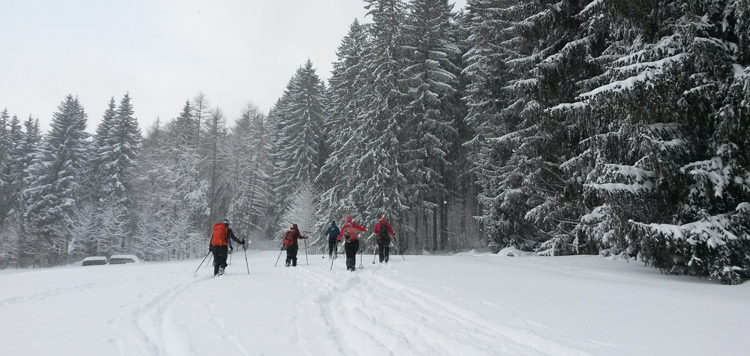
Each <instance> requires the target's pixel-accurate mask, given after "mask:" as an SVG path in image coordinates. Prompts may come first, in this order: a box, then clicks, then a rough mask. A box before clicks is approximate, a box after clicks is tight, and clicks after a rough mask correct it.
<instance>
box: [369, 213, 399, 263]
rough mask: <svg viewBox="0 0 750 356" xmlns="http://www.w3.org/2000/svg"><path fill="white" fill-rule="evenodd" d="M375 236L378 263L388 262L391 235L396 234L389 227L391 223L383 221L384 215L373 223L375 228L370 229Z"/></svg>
mask: <svg viewBox="0 0 750 356" xmlns="http://www.w3.org/2000/svg"><path fill="white" fill-rule="evenodd" d="M372 232H374V233H375V236H377V237H378V254H379V255H380V263H383V261H385V263H388V257H390V254H391V236H396V234H395V233H394V232H393V228H391V224H389V223H387V222H386V221H385V217H381V218H380V222H379V223H377V224H375V228H373V229H372Z"/></svg>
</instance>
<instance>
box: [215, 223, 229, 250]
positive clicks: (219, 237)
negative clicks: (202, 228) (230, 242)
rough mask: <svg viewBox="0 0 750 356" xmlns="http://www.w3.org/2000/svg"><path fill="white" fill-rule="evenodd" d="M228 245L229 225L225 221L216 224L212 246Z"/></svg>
mask: <svg viewBox="0 0 750 356" xmlns="http://www.w3.org/2000/svg"><path fill="white" fill-rule="evenodd" d="M226 245H227V226H226V225H225V224H224V223H216V224H214V233H213V235H211V246H226Z"/></svg>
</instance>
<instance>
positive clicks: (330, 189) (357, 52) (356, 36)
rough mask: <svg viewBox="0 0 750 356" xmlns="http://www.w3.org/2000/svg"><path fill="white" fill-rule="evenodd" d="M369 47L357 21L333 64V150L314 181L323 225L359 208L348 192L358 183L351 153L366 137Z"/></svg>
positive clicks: (329, 127) (330, 107) (330, 137)
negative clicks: (362, 123)
mask: <svg viewBox="0 0 750 356" xmlns="http://www.w3.org/2000/svg"><path fill="white" fill-rule="evenodd" d="M367 46H368V40H367V31H366V27H365V26H364V25H361V24H360V23H359V22H358V21H357V20H354V22H353V23H352V25H351V26H350V27H349V32H348V33H347V35H346V36H345V37H344V38H343V39H342V40H341V44H340V45H339V48H338V51H337V52H336V55H337V57H338V59H337V60H336V62H334V63H333V70H332V72H331V79H329V81H328V84H329V90H328V100H327V103H328V113H329V114H328V119H327V120H326V122H325V123H324V130H325V131H326V132H327V133H328V135H327V137H326V140H327V141H326V145H327V146H328V148H329V150H330V151H331V153H330V155H329V156H328V158H327V159H326V162H325V164H324V165H323V167H322V168H321V170H320V174H319V175H318V176H317V177H316V178H315V184H316V186H318V187H321V189H323V194H322V199H321V202H320V211H319V213H318V215H319V216H320V221H319V224H320V227H321V228H322V227H323V226H327V225H328V222H329V221H331V220H342V217H343V216H345V215H346V214H348V213H351V212H353V211H356V207H355V205H354V202H353V201H352V200H351V199H350V196H349V191H350V190H351V189H352V188H353V186H354V184H355V183H356V182H355V180H354V175H355V172H354V170H353V169H352V167H354V166H355V163H354V161H355V160H356V159H357V157H354V156H353V155H352V151H353V147H354V146H355V145H358V144H361V143H362V142H363V138H361V137H357V136H356V135H357V134H358V133H360V132H359V131H358V130H357V128H358V125H359V118H361V115H362V109H363V107H364V102H363V100H362V95H360V93H361V91H362V90H363V88H365V87H366V86H367V84H368V83H369V82H370V78H369V76H368V73H367V72H366V71H365V70H363V64H364V63H363V61H364V58H363V55H364V50H365V48H366V47H367Z"/></svg>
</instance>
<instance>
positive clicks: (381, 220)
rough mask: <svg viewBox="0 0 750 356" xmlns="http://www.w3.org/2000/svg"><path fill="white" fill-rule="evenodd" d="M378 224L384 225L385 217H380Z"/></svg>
mask: <svg viewBox="0 0 750 356" xmlns="http://www.w3.org/2000/svg"><path fill="white" fill-rule="evenodd" d="M380 222H381V223H383V224H385V216H381V217H380Z"/></svg>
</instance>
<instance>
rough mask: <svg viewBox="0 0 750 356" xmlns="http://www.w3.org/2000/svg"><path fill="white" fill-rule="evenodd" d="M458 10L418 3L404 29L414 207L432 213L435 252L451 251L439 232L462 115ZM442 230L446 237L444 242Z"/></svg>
mask: <svg viewBox="0 0 750 356" xmlns="http://www.w3.org/2000/svg"><path fill="white" fill-rule="evenodd" d="M452 8H453V6H452V5H450V4H449V3H448V1H447V0H414V1H412V2H411V3H410V4H409V14H408V16H407V17H406V21H405V24H404V33H403V38H404V43H405V45H404V47H403V50H404V54H405V57H406V58H405V65H404V69H403V70H402V73H401V78H402V80H403V82H404V86H405V89H406V100H407V101H408V104H406V114H405V123H406V125H407V126H408V127H411V128H412V130H409V132H408V134H407V135H404V137H403V139H404V140H403V141H402V142H403V147H404V149H405V152H406V153H407V156H408V161H407V162H406V165H407V166H409V167H410V168H411V169H409V171H408V174H407V179H408V180H409V181H410V183H411V184H410V186H411V187H412V188H413V191H412V192H410V196H411V197H413V199H414V203H413V204H412V205H413V208H415V209H419V210H422V211H425V210H430V211H432V217H433V230H432V231H433V236H432V244H431V250H433V251H434V250H438V249H441V250H442V249H445V244H446V241H447V231H445V229H438V227H437V218H438V214H440V216H441V219H440V220H441V223H445V222H446V219H445V217H444V216H443V213H444V211H445V209H447V204H444V203H443V202H444V201H445V200H446V199H448V198H447V196H448V182H447V179H446V177H445V174H444V173H445V172H446V171H449V170H451V169H452V164H451V162H449V161H448V160H447V158H448V156H449V154H451V149H452V148H453V145H452V142H454V141H455V140H456V138H457V135H458V133H457V132H456V129H455V118H456V116H457V114H458V113H459V101H458V96H457V94H458V78H457V75H456V74H457V73H458V72H459V66H458V65H457V64H456V63H455V62H454V61H456V60H457V59H458V54H459V49H458V46H457V44H456V39H455V38H454V37H453V36H454V32H453V27H452V26H451V19H452V16H453V14H452V12H451V11H452ZM438 230H440V237H439V238H438V234H437V232H438Z"/></svg>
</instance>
